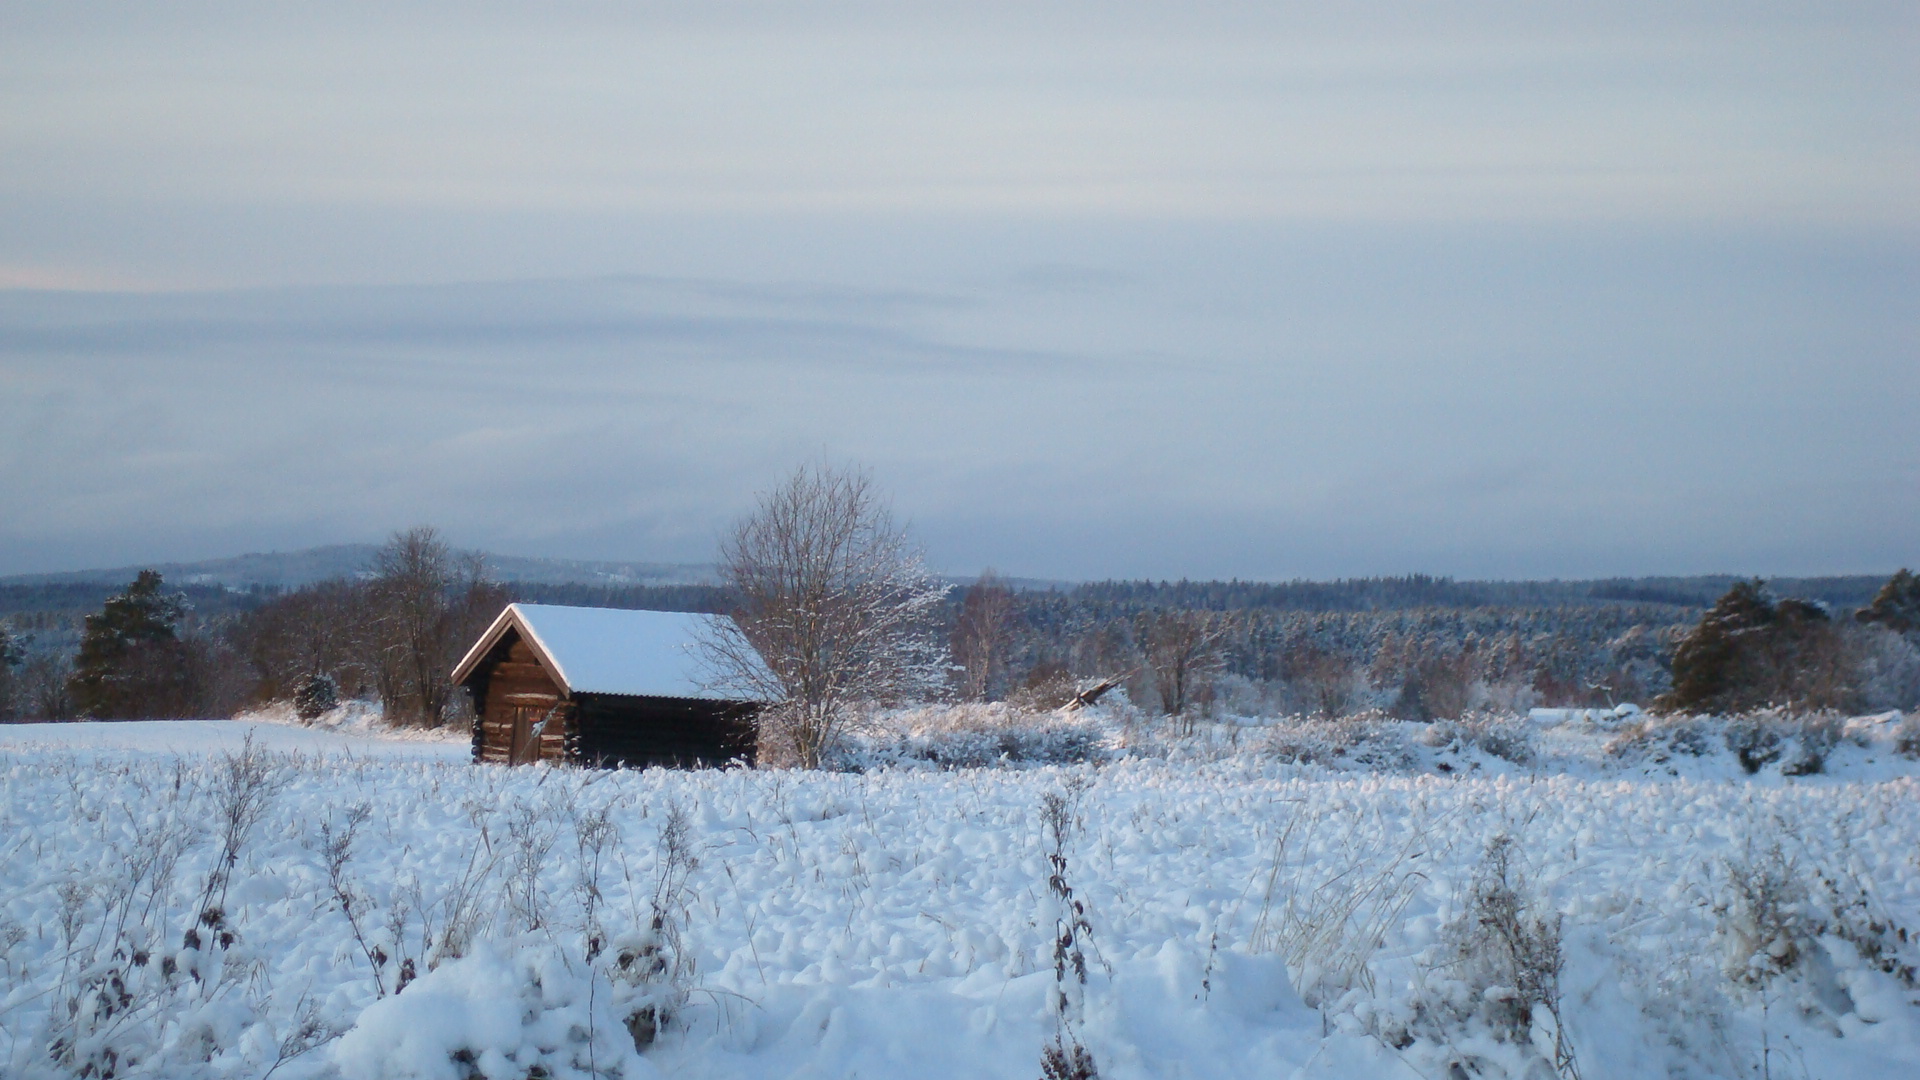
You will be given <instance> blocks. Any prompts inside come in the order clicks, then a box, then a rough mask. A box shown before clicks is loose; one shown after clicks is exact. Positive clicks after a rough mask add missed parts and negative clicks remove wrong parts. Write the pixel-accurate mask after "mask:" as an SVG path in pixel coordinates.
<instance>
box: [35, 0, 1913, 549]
mask: <svg viewBox="0 0 1920 1080" xmlns="http://www.w3.org/2000/svg"><path fill="white" fill-rule="evenodd" d="M1030 7H1031V6H1030V5H994V4H978V5H966V6H964V7H962V6H960V5H947V4H942V5H932V4H912V3H894V4H885V5H858V4H847V5H795V4H785V3H782V4H758V3H727V4H712V3H706V4H662V5H648V6H645V7H644V9H642V10H632V6H631V5H613V4H607V5H568V6H567V7H566V10H565V11H564V12H554V11H552V10H549V9H547V8H545V7H539V8H535V7H532V6H527V7H518V6H512V5H459V6H453V5H449V6H446V7H445V8H433V7H415V8H412V9H411V10H410V13H408V14H405V15H398V14H395V13H394V12H392V11H390V10H388V6H387V5H362V6H354V5H345V6H329V7H327V8H326V9H325V10H324V11H318V10H293V9H287V10H280V9H278V7H277V6H274V7H269V6H263V5H235V6H224V5H169V6H168V8H167V10H166V12H164V13H161V12H157V11H154V10H149V9H147V8H144V7H135V8H127V9H113V10H109V9H103V8H94V7H81V6H78V5H67V4H60V5H52V4H48V5H39V4H10V5H8V6H7V8H6V9H5V10H4V11H0V509H3V510H4V513H0V573H8V572H26V571H38V570H58V569H72V568H78V567H82V566H89V565H100V564H122V563H127V562H135V561H139V560H142V559H155V560H158V559H187V558H198V557H209V556H216V555H225V554H232V553H236V552H239V551H242V550H251V549H260V548H269V547H280V548H289V547H300V546H306V545H309V544H314V543H322V542H334V541H344V540H366V539H376V540H377V539H379V538H380V537H381V536H382V535H384V534H385V533H386V532H387V531H389V530H391V529H394V528H398V527H404V526H407V525H411V524H415V523H418V522H433V523H437V524H439V525H441V526H442V527H443V528H444V529H445V530H446V531H447V532H448V533H449V535H451V536H452V537H453V538H454V539H455V540H456V541H458V542H461V543H464V544H471V545H474V546H484V547H491V548H494V549H496V550H501V551H507V552H515V553H525V554H549V555H564V556H578V557H608V558H633V559H648V560H687V561H700V560H704V559H706V558H709V557H710V555H711V551H712V541H713V537H714V535H715V532H716V531H717V530H718V529H719V528H720V527H722V526H723V525H724V524H725V523H726V522H727V521H728V520H730V519H731V518H732V517H733V516H735V515H737V514H739V513H740V512H741V511H742V510H744V509H745V508H746V507H747V506H748V505H750V503H751V500H752V497H753V493H754V491H755V490H756V489H758V488H761V487H764V486H766V485H767V484H768V483H770V482H772V481H773V480H774V479H776V478H777V477H778V475H779V474H780V473H781V472H782V471H783V470H785V469H787V468H790V467H791V466H792V465H794V464H795V463H797V462H799V461H802V460H807V459H812V458H819V457H822V456H824V457H827V458H829V459H833V460H853V461H859V462H864V463H866V464H867V465H869V466H871V467H872V469H873V470H874V471H875V474H876V476H877V478H878V479H879V480H880V481H881V483H882V484H883V485H884V486H886V487H887V488H888V489H890V490H891V491H892V492H893V493H894V495H895V499H896V503H897V508H898V510H899V512H900V513H901V515H902V516H903V517H906V518H908V519H910V520H911V521H912V522H913V523H914V524H915V527H916V529H917V531H918V533H919V534H920V536H921V537H922V539H924V540H925V542H926V544H927V546H928V549H929V554H930V556H931V558H932V561H933V562H934V563H935V564H936V566H938V567H940V568H942V569H946V570H951V571H954V572H969V571H972V570H975V569H977V568H978V567H980V566H982V565H986V564H992V565H996V566H999V567H1000V568H1001V569H1003V570H1004V571H1007V572H1010V573H1018V574H1030V575H1042V576H1054V577H1095V576H1106V575H1153V576H1181V575H1187V576H1236V575H1237V576H1240V577H1292V576H1296V575H1304V576H1335V575H1352V574H1372V573H1399V572H1405V571H1409V570H1423V571H1429V572H1437V573H1452V574H1458V575H1471V576H1494V577H1519V576H1551V575H1558V576H1586V575H1595V574H1633V573H1684V572H1695V571H1737V572H1756V573H1783V574H1784V573H1795V574H1799V573H1822V572H1843V571H1878V570H1882V569H1891V568H1892V567H1893V566H1894V565H1896V564H1899V563H1902V562H1906V563H1913V562H1917V561H1920V547H1917V543H1920V542H1917V541H1916V539H1915V538H1916V537H1920V422H1916V420H1915V419H1914V417H1915V415H1916V414H1920V408H1917V407H1916V405H1915V402H1916V401H1917V400H1920V313H1917V312H1916V303H1915V301H1916V297H1920V290H1917V288H1916V287H1917V286H1920V185H1916V184H1915V183H1914V182H1913V180H1914V177H1915V176H1920V113H1917V112H1916V107H1915V106H1916V102H1920V95H1916V91H1917V90H1920V61H1916V59H1915V58H1916V57H1920V15H1917V14H1916V11H1920V9H1915V8H1914V7H1913V6H1912V5H1910V4H1838V5H1820V6H1819V7H1818V10H1817V11H1809V10H1806V9H1807V7H1808V6H1807V5H1764V4H1711V5H1690V4H1678V5H1675V4H1658V5H1652V4H1649V5H1607V6H1606V7H1605V9H1604V10H1593V11H1575V10H1573V9H1572V8H1571V6H1565V5H1553V6H1551V7H1549V6H1545V5H1537V4H1525V5H1522V4H1511V5H1474V4H1462V5H1433V4H1425V3H1422V4H1358V5H1321V4H1315V5H1299V6H1294V7H1287V6H1281V5H1270V4H1244V5H1199V6H1196V5H1191V4H1178V5H1174V4H1167V5H1154V4H1134V3H1109V4H1098V5H1048V6H1045V7H1044V8H1043V9H1041V10H1039V11H1034V10H1029V8H1030Z"/></svg>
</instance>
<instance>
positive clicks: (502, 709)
mask: <svg viewBox="0 0 1920 1080" xmlns="http://www.w3.org/2000/svg"><path fill="white" fill-rule="evenodd" d="M496 655H497V656H498V659H495V656H496ZM483 666H485V667H486V668H487V674H486V691H485V703H484V705H483V706H482V709H481V712H480V731H479V733H478V737H477V738H476V744H477V750H478V753H477V754H476V755H475V756H476V760H479V761H487V762H495V763H498V764H502V765H505V764H511V763H513V750H514V746H513V740H514V726H515V723H516V720H521V721H527V722H532V723H538V722H539V721H540V720H541V719H542V718H544V717H546V716H547V715H548V714H549V713H553V710H554V709H555V708H556V707H558V708H559V712H558V713H554V714H553V719H551V720H549V721H548V722H547V725H546V727H545V728H544V729H543V730H542V731H541V733H540V736H539V738H538V740H537V741H538V746H537V747H534V748H529V749H530V750H531V751H532V752H531V753H530V754H529V755H528V760H533V759H538V760H541V761H564V760H567V749H568V736H569V734H570V727H571V725H572V722H573V715H572V714H573V711H574V710H573V709H572V708H571V706H570V705H569V704H566V703H563V701H562V694H561V689H560V687H559V686H557V685H556V684H555V683H554V681H553V679H552V678H551V677H550V676H548V674H547V670H546V669H545V668H543V667H541V666H540V662H539V661H538V660H536V659H535V658H534V655H533V650H532V649H530V648H528V647H527V644H526V642H524V641H520V640H518V635H514V634H509V635H508V636H507V638H505V639H503V640H502V641H501V643H500V645H498V646H495V648H494V653H493V654H490V655H489V656H488V657H487V660H486V661H485V662H483Z"/></svg>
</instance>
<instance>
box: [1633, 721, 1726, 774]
mask: <svg viewBox="0 0 1920 1080" xmlns="http://www.w3.org/2000/svg"><path fill="white" fill-rule="evenodd" d="M1719 741H1721V740H1719V739H1716V738H1715V737H1714V733H1713V731H1712V727H1711V721H1710V720H1709V719H1708V718H1706V717H1699V716H1686V715H1679V716H1664V717H1661V716H1646V715H1644V714H1642V716H1641V718H1640V719H1638V720H1632V721H1629V722H1628V723H1627V724H1626V725H1625V726H1623V727H1621V729H1620V731H1619V733H1618V734H1616V735H1615V736H1614V737H1613V738H1612V739H1610V740H1608V742H1607V744H1606V748H1605V753H1606V756H1608V757H1610V758H1614V759H1617V760H1625V761H1636V760H1645V761H1648V762H1650V763H1652V764H1656V765H1664V764H1666V763H1668V762H1669V761H1671V760H1673V759H1674V758H1676V757H1694V758H1697V757H1704V756H1705V755H1707V754H1708V753H1711V752H1712V750H1713V748H1714V744H1715V743H1716V742H1719Z"/></svg>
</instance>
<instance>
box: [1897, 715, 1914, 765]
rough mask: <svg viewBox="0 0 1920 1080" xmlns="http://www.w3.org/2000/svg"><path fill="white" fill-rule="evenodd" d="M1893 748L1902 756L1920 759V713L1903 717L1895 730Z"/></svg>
mask: <svg viewBox="0 0 1920 1080" xmlns="http://www.w3.org/2000/svg"><path fill="white" fill-rule="evenodd" d="M1893 749H1894V752H1895V753H1897V754H1899V755H1900V756H1901V757H1904V758H1911V759H1913V760H1916V761H1920V713H1913V714H1910V715H1908V716H1905V717H1903V718H1901V720H1900V724H1899V726H1898V727H1896V728H1894V731H1893Z"/></svg>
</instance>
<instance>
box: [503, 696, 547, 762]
mask: <svg viewBox="0 0 1920 1080" xmlns="http://www.w3.org/2000/svg"><path fill="white" fill-rule="evenodd" d="M547 712H548V710H547V709H543V708H541V707H540V706H538V705H515V706H514V707H513V745H512V748H511V749H510V750H509V751H508V754H507V763H508V764H509V765H530V764H532V763H533V762H536V761H539V760H540V732H538V731H535V730H534V729H535V728H537V727H539V726H540V722H541V720H543V719H545V718H546V715H547Z"/></svg>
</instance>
